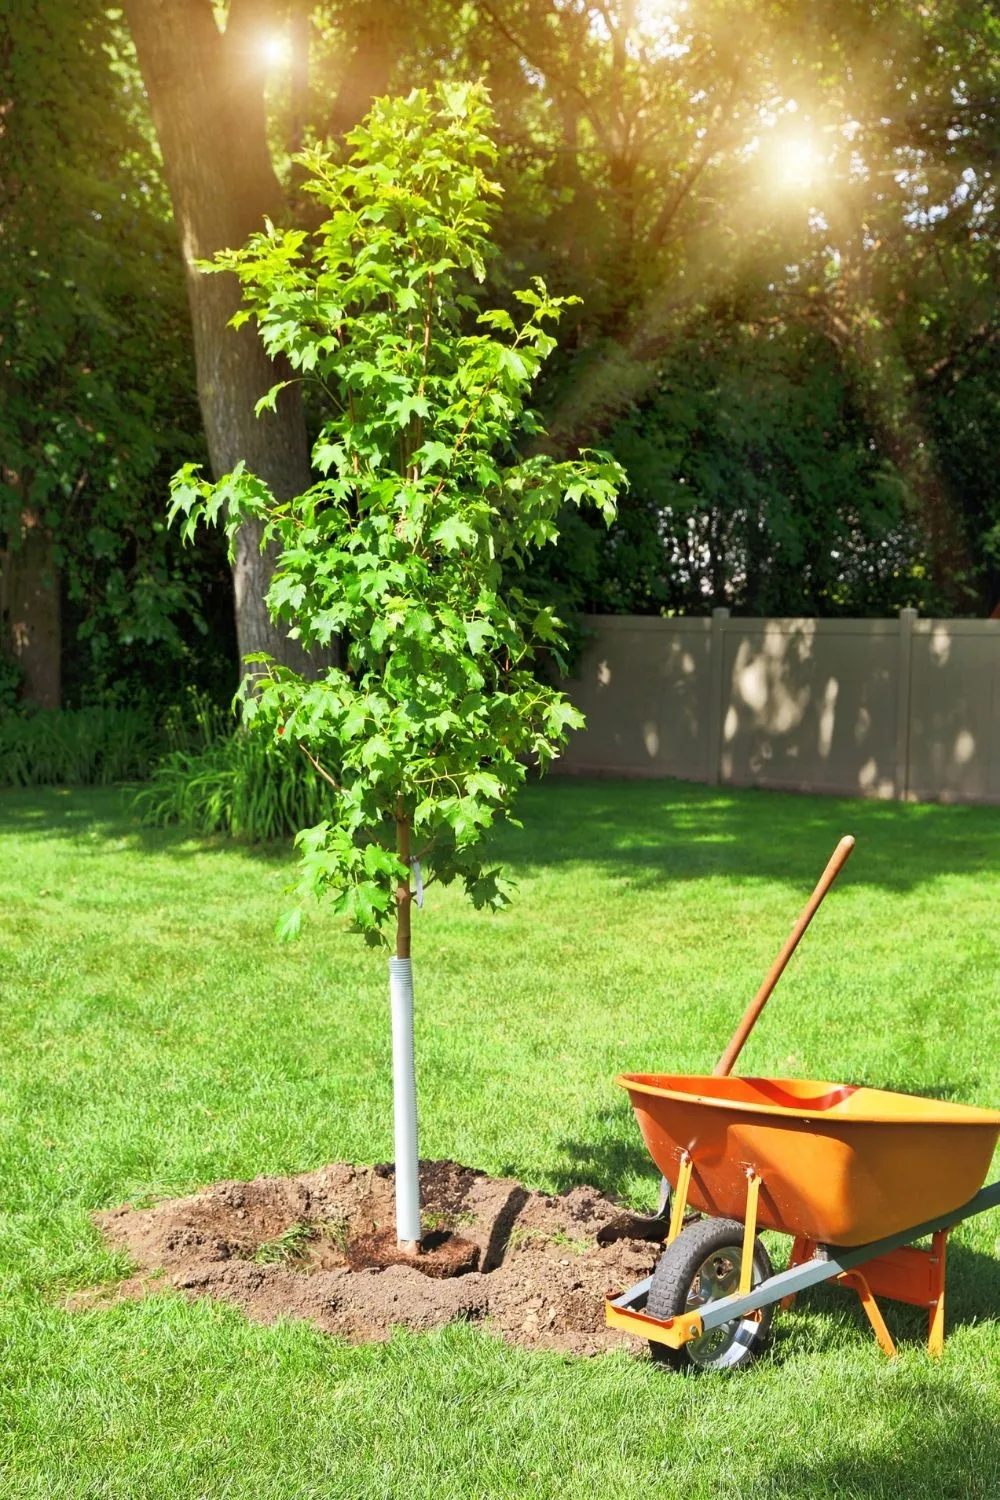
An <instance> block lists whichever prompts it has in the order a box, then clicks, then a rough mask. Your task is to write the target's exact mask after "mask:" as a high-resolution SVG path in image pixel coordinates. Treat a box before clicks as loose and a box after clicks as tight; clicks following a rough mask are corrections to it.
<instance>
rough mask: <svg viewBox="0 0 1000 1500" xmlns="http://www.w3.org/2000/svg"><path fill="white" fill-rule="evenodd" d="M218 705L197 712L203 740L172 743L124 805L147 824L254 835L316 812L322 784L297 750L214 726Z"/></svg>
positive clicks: (291, 827) (285, 831) (275, 832)
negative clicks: (200, 714) (190, 743)
mask: <svg viewBox="0 0 1000 1500" xmlns="http://www.w3.org/2000/svg"><path fill="white" fill-rule="evenodd" d="M222 722H223V715H222V713H221V711H219V710H208V711H205V712H204V714H203V719H202V729H203V732H204V742H203V743H202V745H201V746H200V747H197V748H176V749H173V750H171V751H170V753H169V754H168V755H167V756H166V757H165V758H164V759H163V760H162V761H161V762H160V764H159V765H158V766H157V767H156V769H155V771H154V772H153V775H152V777H151V779H150V781H149V782H148V784H147V785H146V786H144V787H142V788H141V789H140V790H139V791H138V792H137V793H136V795H135V797H134V799H133V802H132V807H133V810H134V811H135V812H136V813H137V814H138V816H139V819H140V821H141V822H142V823H144V824H145V825H146V826H147V827H156V828H164V827H166V826H168V825H169V824H171V823H180V824H181V825H183V826H184V827H187V828H190V829H191V831H192V832H194V833H226V834H230V835H232V836H233V837H236V838H243V839H247V840H249V841H250V842H259V841H263V840H266V839H277V838H283V837H286V836H288V835H290V834H293V833H295V832H296V831H297V830H298V829H299V828H302V827H303V826H309V825H310V824H312V823H318V822H319V821H320V819H321V818H322V817H323V815H324V811H325V809H326V801H327V797H328V794H329V788H327V787H326V785H325V783H324V782H323V781H322V780H321V778H320V777H319V776H318V775H317V773H316V772H315V771H314V770H313V768H312V766H311V765H310V764H309V762H308V761H307V760H306V759H305V757H304V756H301V757H298V758H296V756H295V755H293V754H291V753H289V752H288V751H285V750H284V749H283V748H278V747H276V746H275V745H273V744H268V743H265V742H263V741H261V740H260V739H259V738H257V737H251V736H250V735H248V734H247V733H246V731H245V730H242V729H237V730H236V731H235V732H234V733H225V732H218V731H219V729H220V726H221V724H222Z"/></svg>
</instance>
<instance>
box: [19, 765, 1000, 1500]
mask: <svg viewBox="0 0 1000 1500" xmlns="http://www.w3.org/2000/svg"><path fill="white" fill-rule="evenodd" d="M523 814H524V821H525V828H524V830H523V832H518V831H516V830H510V831H507V832H505V833H504V835H503V838H502V839H501V840H500V841H499V844H500V852H501V853H502V855H503V857H504V858H505V860H506V861H507V863H508V865H509V867H510V869H511V870H512V872H513V873H514V874H515V876H516V877H517V878H518V880H519V883H520V895H519V899H518V901H517V904H516V906H515V907H514V909H513V911H512V912H510V913H508V914H507V915H505V916H503V917H500V918H489V917H482V916H477V915H476V914H475V913H474V912H473V911H471V910H470V909H467V908H466V907H465V906H463V905H462V903H461V901H460V900H459V898H458V897H457V895H452V894H450V893H448V892H438V891H437V890H436V889H434V890H432V891H430V892H429V893H428V898H427V903H426V906H425V908H424V911H423V912H422V913H421V914H420V915H419V918H418V920H417V924H416V931H415V940H414V968H415V977H416V987H417V1003H418V1036H417V1050H418V1072H419V1085H420V1101H421V1122H422V1139H421V1150H422V1154H423V1155H425V1156H449V1157H453V1158H457V1159H458V1160H460V1161H463V1162H465V1163H468V1164H469V1165H472V1166H476V1167H482V1168H485V1169H486V1170H488V1171H490V1172H495V1173H505V1174H511V1175H516V1176H517V1177H519V1178H520V1179H521V1180H522V1181H524V1182H525V1183H527V1184H528V1185H529V1186H533V1187H542V1188H548V1189H552V1188H562V1187H565V1186H568V1185H569V1184H572V1183H575V1182H580V1181H587V1182H591V1183H594V1184H596V1185H597V1186H599V1187H601V1188H604V1189H608V1190H613V1191H616V1192H619V1193H622V1194H625V1195H626V1196H628V1197H629V1198H630V1199H631V1200H632V1201H633V1202H635V1203H637V1204H640V1203H645V1204H649V1203H651V1202H652V1200H653V1198H654V1196H655V1171H654V1169H653V1168H652V1164H651V1163H650V1162H649V1161H648V1159H647V1158H646V1156H645V1153H644V1150H643V1148H642V1146H641V1142H640V1140H639V1136H638V1132H637V1130H636V1128H635V1126H634V1124H633V1121H632V1117H631V1113H630V1110H629V1107H628V1103H627V1100H626V1099H625V1097H624V1095H623V1094H621V1092H620V1091H619V1090H617V1089H616V1088H615V1087H614V1086H613V1082H612V1080H613V1078H614V1076H615V1074H616V1073H617V1072H618V1071H619V1070H621V1069H629V1070H636V1071H638V1070H654V1069H661V1070H668V1069H669V1070H677V1071H685V1070H688V1071H707V1070H709V1069H710V1068H711V1066H712V1065H713V1063H714V1062H715V1060H716V1057H717V1056H718V1054H719V1052H720V1051H721V1049H722V1047H723V1045H724V1043H725V1041H726V1040H727V1038H728V1035H729V1033H730V1031H731V1030H732V1028H733V1026H734V1024H735V1022H736V1020H737V1019H738V1017H739V1015H740V1013H741V1011H742V1009H743V1006H744V1005H745V1003H746V1001H747V1000H748V999H749V997H750V996H751V995H752V994H753V992H754V991H755V989H756V988H757V984H758V982H759V980H760V977H761V975H762V974H763V973H764V971H765V970H766V968H767V967H768V965H769V963H770V961H771V959H772V958H773V956H774V953H775V952H776V950H777V948H778V946H779V945H780V943H781V942H782V940H783V939H784V937H785V936H786V934H787V932H788V930H789V927H790V925H791V923H792V921H793V920H794V918H795V916H796V915H797V914H798V911H799V909H800V908H801V906H802V904H803V903H804V901H805V898H806V896H807V895H808V892H809V891H810V890H811V888H812V885H813V883H814V882H815V880H816V878H817V877H818V875H819V872H820V871H821V869H822V868H823V865H824V863H825V861H826V859H827V857H828V855H829V853H830V852H831V850H832V848H833V846H834V844H835V842H836V840H837V838H838V837H839V836H840V835H841V834H842V833H844V832H853V833H855V834H857V836H858V848H857V849H856V851H855V853H854V856H853V858H852V860H851V862H850V864H849V865H848V867H847V869H846V871H845V872H844V874H843V876H842V877H841V881H840V882H839V883H838V885H837V887H836V888H835V890H834V893H833V895H832V896H831V897H830V898H829V899H828V901H827V903H826V905H825V906H824V908H823V910H822V911H821V912H820V914H819V916H818V917H817V919H816V922H815V924H814V926H813V928H812V930H811V931H810V933H809V934H808V936H807V937H806V939H805V941H804V943H803V946H802V948H801V950H800V952H799V954H798V955H797V956H796V958H795V959H794V960H793V963H792V965H791V967H790V969H789V971H788V973H787V974H786V975H785V978H784V979H783V980H782V982H781V985H780V986H779V988H778V990H777V992H776V994H775V997H774V999H773V1000H772V1002H771V1005H770V1007H769V1009H768V1011H767V1012H766V1014H765V1017H764V1019H763V1020H762V1022H761V1024H760V1026H759V1028H758V1031H757V1032H756V1033H755V1035H754V1037H753V1038H752V1040H751V1042H750V1044H749V1046H748V1049H747V1052H746V1053H745V1054H744V1058H743V1064H744V1065H745V1067H746V1070H747V1071H756V1072H773V1073H776V1074H802V1075H818V1076H820V1077H824V1076H825V1077H830V1078H835V1079H844V1080H849V1081H853V1082H866V1083H871V1084H878V1085H884V1086H890V1087H897V1088H903V1089H911V1090H914V1091H918V1092H919V1091H925V1092H934V1093H936V1094H941V1095H944V1096H945V1097H948V1098H955V1099H962V1100H967V1101H969V1102H971V1103H981V1104H996V1103H997V1102H998V1101H1000V1006H998V996H1000V978H998V974H1000V922H998V911H1000V809H988V808H975V809H973V808H964V807H952V808H938V807H895V806H889V805H885V804H875V803H864V804H863V803H857V802H851V803H847V802H836V801H831V800H827V799H817V798H807V797H793V796H781V795H775V794H768V793H752V792H751V793H742V794H736V793H728V792H727V793H722V792H719V791H715V790H712V789H708V788H702V787H689V786H684V785H679V784H671V783H659V784H654V783H629V784H625V783H612V782H596V783H595V782H590V783H587V782H578V781H571V780H567V781H558V780H555V781H550V782H548V783H547V784H546V785H544V786H543V787H533V788H531V789H530V790H529V792H528V793H527V794H526V795H525V798H524V802H523ZM291 868H292V860H291V856H290V855H289V854H287V853H285V852H280V853H273V852H272V853H269V854H262V853H259V852H257V853H255V852H252V851H249V850H246V849H241V848H237V847H233V846H225V845H223V844H221V843H211V842H205V841H195V840H190V839H186V838H184V837H183V836H181V835H170V834H147V833H143V832H140V831H137V830H136V828H135V827H134V825H133V824H132V823H131V822H130V819H129V817H128V814H127V811H126V810H125V804H124V801H123V798H122V795H121V794H119V793H117V792H91V791H88V792H83V791H51V792H47V793H43V792H32V793H4V794H2V795H0V913H2V915H0V1033H2V1035H0V1056H2V1077H0V1210H2V1223H0V1227H2V1238H0V1278H2V1279H0V1496H3V1497H4V1500H13V1497H22V1496H32V1497H46V1500H48V1497H64V1496H74V1497H77V1496H78V1497H88V1500H91V1497H93V1500H98V1497H116V1500H117V1497H126V1496H127V1497H136V1500H147V1497H148V1500H159V1497H163V1500H166V1497H170V1500H181V1497H183V1500H187V1497H198V1496H211V1497H216V1496H218V1497H223V1496H224V1497H241V1500H244V1497H245V1500H271V1497H273V1500H286V1497H307V1496H309V1497H313V1496H315V1497H334V1496H336V1497H340V1496H343V1497H347V1500H369V1497H371V1500H376V1497H378V1500H383V1497H385V1500H389V1497H391V1500H397V1497H398V1500H453V1497H454V1500H475V1497H486V1496H508V1495H509V1496H517V1497H534V1496H546V1497H548V1496H552V1497H575V1496H581V1497H583V1496H587V1497H595V1496H615V1497H619V1496H622V1497H624V1496H632V1495H639V1494H641V1495H648V1496H678V1497H681V1496H683V1497H685V1500H698V1497H705V1500H708V1497H713V1500H714V1497H718V1496H721V1497H744V1496H746V1497H751V1496H753V1497H755V1500H756V1497H761V1500H766V1497H778V1496H802V1497H810V1500H812V1497H825V1496H837V1497H839V1500H844V1497H858V1500H860V1497H864V1500H869V1497H872V1500H874V1497H887V1500H911V1497H921V1500H922V1497H934V1500H947V1497H955V1500H959V1497H961V1500H969V1497H997V1496H1000V1442H998V1439H1000V1379H998V1369H1000V1259H998V1254H1000V1215H998V1214H993V1215H989V1216H984V1217H982V1218H980V1219H978V1220H976V1221H973V1222H970V1223H968V1224H966V1225H965V1226H964V1227H963V1228H962V1229H961V1230H960V1231H959V1232H957V1233H956V1235H955V1236H954V1238H953V1247H954V1248H953V1255H952V1260H951V1288H950V1337H949V1341H948V1345H947V1349H946V1353H945V1358H944V1360H943V1361H942V1362H941V1363H940V1364H937V1365H931V1364H930V1363H929V1362H928V1359H927V1356H926V1353H925V1350H924V1348H923V1346H922V1343H921V1337H922V1319H921V1317H920V1316H919V1315H918V1314H917V1313H915V1312H914V1311H911V1310H909V1309H900V1308H895V1307H890V1308H889V1317H890V1323H891V1326H892V1327H893V1328H894V1329H895V1330H896V1331H897V1332H899V1333H900V1334H901V1336H902V1339H901V1342H902V1353H901V1357H900V1358H899V1360H898V1361H897V1362H895V1363H894V1364H891V1363H889V1362H888V1361H886V1360H885V1359H884V1357H883V1356H882V1355H881V1354H880V1353H879V1352H878V1350H877V1348H876V1346H875V1343H874V1340H873V1339H872V1337H871V1335H870V1333H869V1332H868V1329H867V1325H866V1324H864V1323H863V1321H862V1319H861V1316H860V1313H859V1311H858V1308H857V1306H856V1299H855V1300H852V1299H851V1298H850V1297H848V1295H847V1294H846V1293H843V1292H838V1291H830V1290H827V1289H820V1290H819V1291H817V1292H814V1293H810V1294H808V1295H807V1296H806V1297H804V1298H802V1299H801V1301H800V1303H799V1304H798V1306H797V1307H796V1309H795V1310H794V1311H793V1312H790V1313H786V1314H782V1315H780V1316H779V1319H778V1320H777V1324H776V1338H775V1341H774V1344H773V1347H772V1350H771V1352H770V1353H769V1355H768V1356H767V1357H766V1358H765V1359H764V1360H763V1361H762V1362H761V1364H760V1365H758V1366H757V1368H756V1369H755V1370H754V1371H753V1372H752V1373H750V1374H748V1375H746V1376H742V1377H740V1376H738V1377H736V1378H732V1379H726V1378H724V1377H723V1378H711V1377H709V1378H702V1379H697V1378H683V1377H679V1376H671V1375H669V1374H666V1373H664V1372H663V1371H662V1370H660V1369H658V1368H656V1367H654V1366H653V1365H652V1364H650V1363H648V1362H646V1361H645V1360H638V1359H635V1358H633V1357H630V1356H627V1355H625V1354H624V1353H622V1354H612V1355H609V1356H605V1357H602V1358H599V1359H594V1360H590V1361H573V1360H567V1359H562V1358H559V1357H557V1356H552V1355H532V1354H529V1353H525V1352H522V1351H518V1350H512V1349H510V1348H508V1347H506V1346H505V1345H503V1344H501V1343H500V1342H499V1341H498V1340H497V1339H495V1338H494V1337H491V1336H490V1335H489V1333H488V1332H484V1331H483V1330H481V1329H476V1328H471V1327H454V1328H450V1329H446V1330H444V1331H443V1332H441V1333H438V1334H434V1335H428V1336H415V1335H402V1334H401V1335H398V1336H396V1337H394V1338H393V1339H392V1340H391V1342H390V1343H388V1344H387V1345H383V1346H376V1347H366V1348H350V1347H346V1346H344V1345H341V1344H339V1343H337V1342H335V1341H334V1340H331V1339H329V1338H326V1337H324V1336H322V1335H320V1334H318V1333H317V1332H315V1331H314V1330H313V1329H311V1328H310V1327H309V1326H307V1325H297V1324H287V1325H284V1326H278V1327H274V1328H263V1327H257V1326H253V1325H251V1324H249V1323H247V1322H246V1321H245V1320H244V1318H243V1317H242V1316H241V1315H240V1313H239V1312H237V1311H236V1310H234V1309H233V1308H231V1307H226V1306H223V1305H220V1304H214V1303H208V1302H200V1303H193V1304H189V1303H187V1302H185V1301H183V1300H182V1299H181V1298H180V1297H177V1296H169V1297H163V1298H152V1299H150V1300H148V1301H146V1302H144V1303H132V1304H127V1303H126V1304H120V1305H117V1306H112V1307H109V1308H106V1309H103V1310H99V1311H98V1310H95V1311H91V1312H87V1313H69V1312H67V1311H64V1310H63V1308H62V1306H61V1299H62V1298H63V1297H64V1295H65V1294H66V1293H67V1292H68V1291H70V1290H72V1289H74V1288H77V1287H83V1286H88V1285H92V1284H94V1283H96V1282H99V1281H102V1280H108V1279H113V1278H114V1277H115V1276H116V1275H118V1274H121V1272H122V1271H123V1270H124V1269H125V1268H124V1267H123V1266H122V1264H121V1263H120V1262H119V1261H116V1259H115V1258H114V1257H113V1256H111V1255H110V1254H109V1253H108V1252H107V1251H106V1250H105V1249H104V1248H103V1247H102V1245H101V1242H100V1240H99V1238H98V1235H97V1234H96V1232H95V1230H94V1229H93V1228H92V1226H91V1223H90V1219H89V1214H90V1212H91V1210H93V1209H95V1208H99V1207H105V1206H109V1205H113V1204H116V1203H120V1202H122V1201H124V1200H126V1199H128V1200H131V1201H132V1202H133V1203H136V1202H139V1201H142V1200H144V1199H145V1200H148V1199H149V1198H150V1197H153V1196H156V1195H162V1194H171V1193H175V1192H183V1191H188V1190H191V1189H193V1188H195V1187H197V1186H198V1185H200V1184H203V1183H207V1182H210V1181H212V1180H215V1179H218V1178H222V1177H243V1176H253V1175H255V1174H257V1173H260V1172H280V1173H284V1172H297V1171H302V1170H306V1169H308V1168H312V1167H316V1166H319V1165H321V1164H322V1163H324V1162H327V1161H331V1160H335V1159H339V1158H347V1159H351V1160H354V1161H358V1162H372V1161H378V1160H384V1159H386V1158H387V1157H389V1156H390V1155H391V1134H392V1131H391V1113H390V1108H391V1104H390V1101H391V1081H390V1073H389V1056H390V1052H389V1034H388V1005H387V998H386V984H385V966H384V962H383V960H381V959H380V958H379V957H378V956H373V955H372V954H371V953H370V952H369V951H368V950H366V949H365V947H364V945H363V944H362V943H361V942H360V941H359V940H358V939H356V938H353V937H351V936H349V935H346V934H343V933H341V932H339V931H338V930H337V929H336V928H335V926H334V925H333V924H332V923H331V922H330V921H329V920H327V919H325V918H322V917H320V918H317V919H316V920H314V921H313V922H312V924H311V925H310V926H309V927H308V929H307V931H306V933H305V936H304V937H303V938H302V939H301V940H300V941H299V943H298V944H296V945H294V946H293V947H290V948H282V947H279V946H278V945H277V944H276V942H275V941H274V938H273V936H272V931H273V923H274V919H275V917H276V915H277V914H278V913H279V912H280V911H281V910H282V909H283V902H284V901H285V900H286V897H285V896H284V889H285V887H286V886H287V885H288V883H289V880H290V875H291Z"/></svg>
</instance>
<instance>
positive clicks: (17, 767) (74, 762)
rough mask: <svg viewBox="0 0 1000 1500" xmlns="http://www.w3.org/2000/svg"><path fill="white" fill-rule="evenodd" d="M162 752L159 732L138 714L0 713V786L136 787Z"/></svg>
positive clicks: (100, 710)
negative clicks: (120, 784) (112, 784)
mask: <svg viewBox="0 0 1000 1500" xmlns="http://www.w3.org/2000/svg"><path fill="white" fill-rule="evenodd" d="M162 751H163V734H162V731H161V729H160V728H159V726H158V725H157V723H156V721H155V719H154V718H153V717H152V716H151V715H149V714H147V713H143V712H142V711H141V710H139V709H131V708H78V709H66V708H58V709H40V710H39V711H38V712H36V713H30V714H22V713H13V712H9V711H8V712H0V786H18V787H27V786H58V785H77V786H90V785H97V786H107V785H108V784H109V783H110V782H113V781H139V780H142V779H143V778H144V777H146V776H148V775H149V773H150V770H151V769H152V767H153V765H154V764H155V762H156V759H157V757H158V756H159V755H160V754H162Z"/></svg>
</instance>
